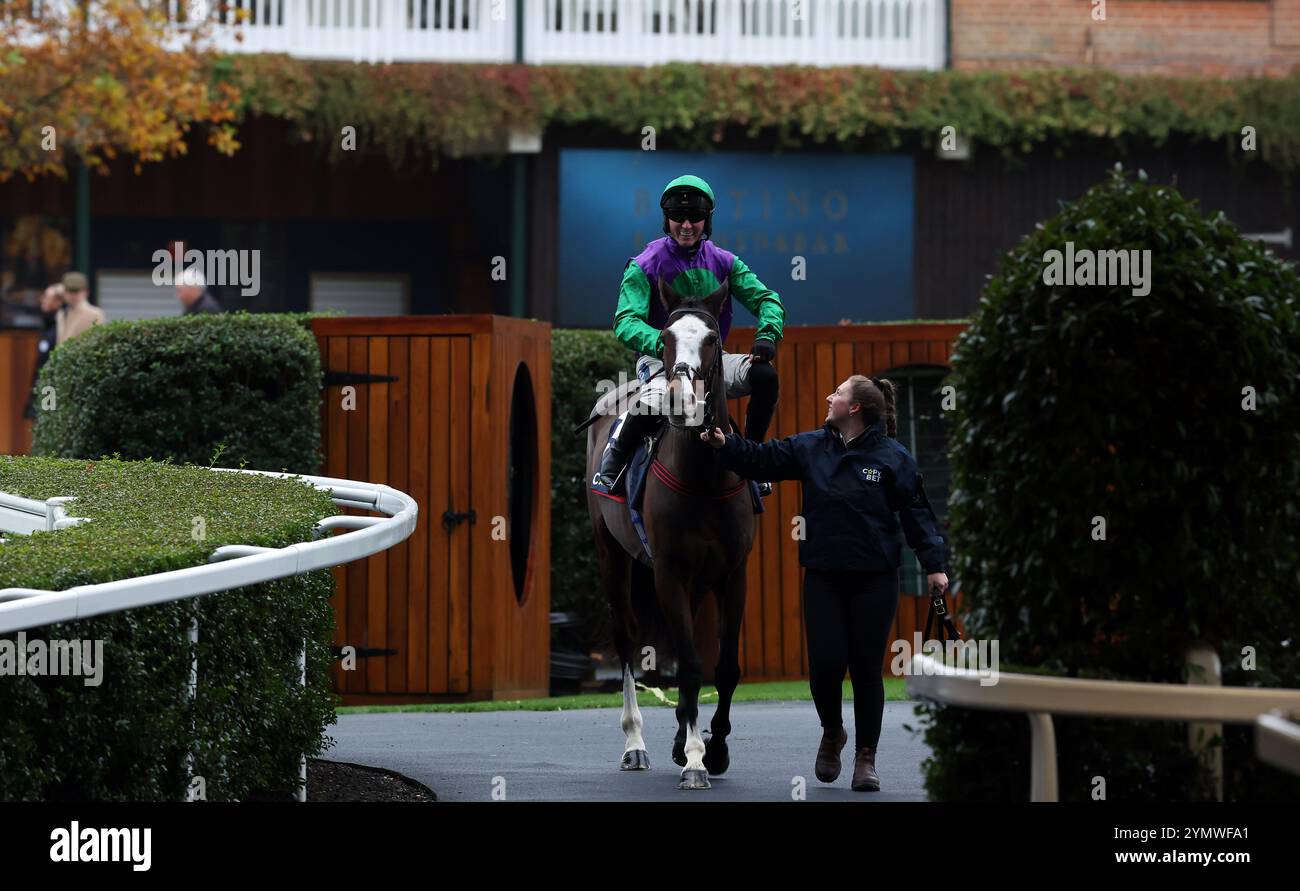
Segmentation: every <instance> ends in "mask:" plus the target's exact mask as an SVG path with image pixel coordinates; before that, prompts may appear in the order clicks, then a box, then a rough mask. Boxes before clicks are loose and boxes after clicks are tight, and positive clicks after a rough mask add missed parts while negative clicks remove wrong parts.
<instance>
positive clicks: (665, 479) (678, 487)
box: [650, 458, 745, 501]
mask: <svg viewBox="0 0 1300 891" xmlns="http://www.w3.org/2000/svg"><path fill="white" fill-rule="evenodd" d="M650 472H651V473H653V474H654V475H655V479H657V480H659V482H661V483H663V484H664V485H665V486H667V487H668V488H670V489H672V490H673V491H674V492H676V493H677V494H679V495H691V496H694V497H696V498H716V499H717V500H719V501H722V500H724V499H727V498H730V497H731V496H733V495H735V494H736V493H738V492H741V491H743V490H744V488H745V481H744V480H741V481H740V482H739V483H737V484H736V485H734V486H732V487H731V488H730V489H728V490H727V491H725V492H723V493H721V494H719V495H713V494H711V493H709V494H701V493H699V492H692V491H691V490H690V489H688V488H686V485H685V484H684V483H683V482H682V481H681V480H679V479H678V478H677V477H675V476H673V475H672V473H671V472H670V471H669V470H668V468H667V467H664V466H663V465H662V464H660V463H659V459H658V458H655V459H654V460H653V461H651V462H650Z"/></svg>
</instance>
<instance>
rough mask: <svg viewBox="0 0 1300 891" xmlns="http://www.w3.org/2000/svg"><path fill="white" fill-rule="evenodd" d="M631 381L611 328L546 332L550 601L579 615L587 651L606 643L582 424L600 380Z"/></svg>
mask: <svg viewBox="0 0 1300 891" xmlns="http://www.w3.org/2000/svg"><path fill="white" fill-rule="evenodd" d="M620 373H622V374H625V375H627V377H629V378H630V377H632V376H633V375H634V374H635V370H634V368H633V367H632V352H631V351H630V350H628V349H627V348H625V347H624V346H623V345H622V344H620V343H619V342H618V341H617V340H616V339H615V338H614V334H613V332H612V331H583V330H575V329H564V328H557V329H555V330H554V331H553V332H552V334H551V604H552V609H555V610H557V611H565V612H573V613H577V614H578V615H579V616H580V617H581V618H582V626H581V628H580V629H579V634H580V635H581V636H582V637H583V638H584V640H585V643H586V644H587V646H588V647H598V646H601V645H604V644H608V643H609V640H610V639H609V637H608V635H607V632H608V626H607V624H606V620H607V618H608V615H609V609H608V605H607V603H606V601H605V596H604V594H603V592H602V590H601V585H600V565H599V561H598V560H597V559H596V552H595V550H594V549H593V546H592V535H593V533H592V529H591V518H590V517H589V516H588V515H587V469H586V464H585V461H586V454H587V448H586V446H587V432H586V431H585V430H584V431H583V432H582V433H574V432H573V428H574V427H576V426H577V425H578V424H581V423H582V422H583V421H584V420H586V418H587V415H588V414H589V413H590V412H591V407H592V406H593V405H594V404H595V403H596V399H597V398H598V397H599V396H600V391H598V390H597V384H598V383H599V382H601V381H611V382H613V383H615V384H617V383H618V382H619V374H620Z"/></svg>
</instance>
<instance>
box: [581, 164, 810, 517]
mask: <svg viewBox="0 0 1300 891" xmlns="http://www.w3.org/2000/svg"><path fill="white" fill-rule="evenodd" d="M659 206H660V208H661V209H662V210H663V214H664V237H663V238H658V239H655V240H654V241H652V242H650V243H649V244H647V245H646V247H645V250H643V251H642V252H641V253H639V254H637V255H636V256H635V257H633V258H631V259H630V260H628V261H627V264H626V265H625V266H624V267H623V281H622V285H621V286H620V289H619V297H618V308H617V309H616V310H615V312H614V336H615V337H617V338H618V341H619V343H621V344H623V346H625V347H627V348H628V349H630V350H632V351H633V352H635V353H636V354H637V359H636V373H637V377H638V378H639V379H640V380H641V381H642V386H641V388H640V390H638V391H637V396H636V400H635V401H634V404H633V406H632V407H631V408H629V410H628V412H627V414H626V417H625V419H624V421H623V423H622V424H621V425H620V426H619V428H618V431H617V433H616V434H615V436H614V439H613V441H612V442H611V444H610V446H609V448H607V449H606V450H605V453H604V455H603V456H602V458H601V463H600V470H599V472H598V473H597V476H596V479H595V480H593V483H599V484H601V485H603V486H604V487H605V488H606V489H607V490H608V491H610V492H611V493H612V492H613V491H614V489H615V486H616V485H617V484H618V482H619V480H620V478H621V476H622V470H623V467H624V465H625V464H626V461H627V458H628V457H629V455H630V453H631V450H632V449H633V448H634V447H635V444H636V443H637V442H638V441H640V440H641V439H642V438H643V437H645V436H647V435H648V434H650V433H652V432H653V431H654V429H655V427H656V426H657V422H658V421H659V420H660V419H661V416H660V410H661V407H662V403H663V396H664V392H665V391H666V389H667V380H666V379H665V376H664V375H663V374H662V372H663V362H662V361H661V356H662V355H663V337H662V332H663V327H664V325H665V324H666V323H667V321H668V312H667V310H666V309H665V308H664V306H663V304H662V302H661V301H660V300H659V298H658V295H657V291H658V282H659V281H661V280H662V281H663V282H664V283H665V284H667V285H668V286H669V287H671V288H672V289H673V290H674V291H676V292H677V293H678V294H680V295H682V297H683V298H684V299H685V300H687V301H691V300H698V299H701V298H704V297H708V296H709V295H710V294H712V293H713V292H714V291H716V290H717V289H718V288H720V287H722V285H723V283H724V282H725V283H726V284H727V285H728V295H727V298H726V300H724V301H723V303H722V309H721V311H720V312H719V313H718V328H719V331H718V333H719V335H720V337H721V338H722V339H723V340H725V339H726V337H727V332H728V331H729V330H730V328H731V316H732V303H731V299H732V298H733V297H734V298H735V299H736V300H738V301H740V304H741V305H742V306H744V307H745V309H747V310H749V311H750V312H751V313H753V314H754V317H755V318H757V319H758V329H757V331H756V332H755V335H754V343H753V346H751V347H750V349H749V352H748V353H740V354H737V353H726V352H724V353H723V354H722V374H723V378H724V380H725V381H726V386H727V398H728V399H737V398H739V397H741V396H749V408H748V410H747V413H746V415H745V437H746V438H748V439H752V440H755V441H756V442H762V441H763V438H764V436H765V435H766V434H767V428H768V425H769V424H770V423H771V421H772V414H773V413H774V412H775V410H776V404H777V395H778V383H779V382H778V379H777V373H776V367H775V366H774V365H773V364H772V362H773V360H774V359H775V358H776V345H777V344H778V343H779V342H780V341H781V335H782V331H783V329H784V326H785V306H784V305H783V304H782V303H781V297H780V295H779V294H777V293H776V291H773V290H772V289H771V288H769V287H767V286H766V285H764V284H763V283H762V282H761V281H759V279H758V276H756V275H755V274H754V273H753V272H752V271H750V269H749V267H748V266H746V265H745V263H744V261H743V260H741V259H740V257H738V256H736V255H735V254H733V253H731V252H730V251H725V250H723V249H722V248H720V247H718V246H717V245H716V244H714V243H713V241H711V240H710V236H712V234H713V212H714V210H715V208H716V206H717V203H716V201H715V199H714V195H713V189H712V188H711V187H710V186H709V184H708V183H707V182H705V181H704V180H703V179H701V178H700V177H698V176H694V175H690V174H687V175H685V176H679V177H677V178H676V179H674V180H673V181H672V182H670V183H668V185H667V186H666V187H665V188H664V190H663V193H662V194H661V195H660V198H659ZM760 491H761V492H762V494H764V495H767V494H769V493H770V492H771V491H772V487H771V484H770V483H767V482H765V481H764V482H760Z"/></svg>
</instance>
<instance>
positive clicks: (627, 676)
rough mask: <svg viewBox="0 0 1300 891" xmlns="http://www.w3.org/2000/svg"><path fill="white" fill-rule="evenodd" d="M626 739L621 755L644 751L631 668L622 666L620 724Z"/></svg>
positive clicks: (634, 682) (638, 707)
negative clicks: (621, 716)
mask: <svg viewBox="0 0 1300 891" xmlns="http://www.w3.org/2000/svg"><path fill="white" fill-rule="evenodd" d="M620 723H621V724H622V726H623V733H624V735H625V736H626V737H627V745H626V746H624V747H623V754H625V755H626V754H627V753H628V752H632V751H635V750H638V749H639V750H640V751H642V752H644V751H645V740H644V739H642V738H641V726H642V724H641V707H640V706H638V705H637V704H636V681H635V680H634V679H633V678H632V668H631V666H629V665H624V666H623V719H622V721H621V722H620Z"/></svg>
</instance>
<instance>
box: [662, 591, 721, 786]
mask: <svg viewBox="0 0 1300 891" xmlns="http://www.w3.org/2000/svg"><path fill="white" fill-rule="evenodd" d="M660 576H661V573H659V572H656V573H655V578H656V581H657V582H658V581H659V578H660ZM658 587H659V602H660V605H661V606H662V607H663V608H664V615H665V617H666V618H667V619H668V624H669V626H670V629H671V633H672V635H673V639H674V641H675V643H676V645H677V742H676V744H675V745H674V746H673V760H674V761H676V762H677V763H678V764H681V765H682V778H681V782H679V783H678V784H677V788H678V789H707V788H709V776H708V772H707V771H706V769H705V767H704V737H703V735H701V733H700V681H701V679H702V678H703V676H704V672H703V671H702V670H701V668H700V657H699V655H698V654H697V653H696V652H695V623H694V622H693V621H692V618H691V608H690V598H689V596H688V593H687V590H686V589H685V588H684V587H683V586H682V585H681V584H679V583H678V582H677V581H676V580H675V579H670V580H667V581H664V582H659V584H658ZM679 747H680V749H679Z"/></svg>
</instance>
